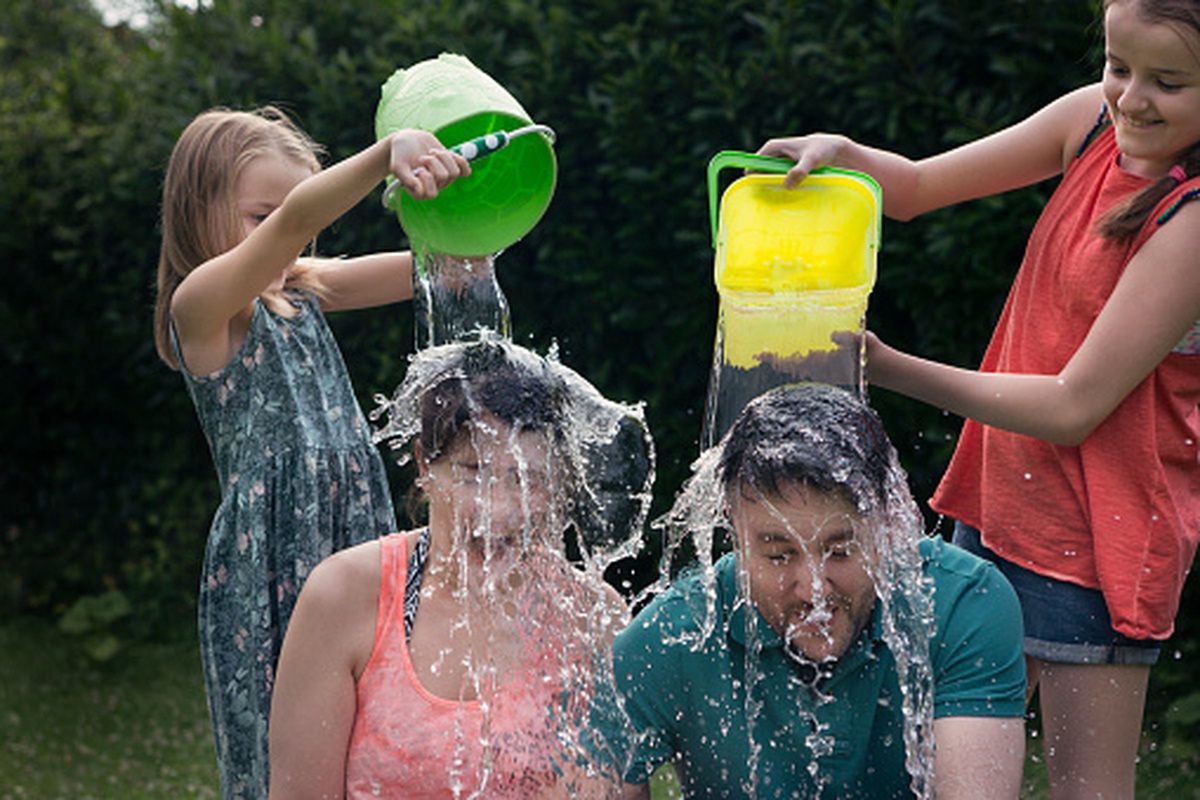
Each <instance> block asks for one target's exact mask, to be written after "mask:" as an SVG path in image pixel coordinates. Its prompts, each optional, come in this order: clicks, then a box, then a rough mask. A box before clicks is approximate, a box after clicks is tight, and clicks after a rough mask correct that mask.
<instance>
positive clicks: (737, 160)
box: [708, 150, 882, 250]
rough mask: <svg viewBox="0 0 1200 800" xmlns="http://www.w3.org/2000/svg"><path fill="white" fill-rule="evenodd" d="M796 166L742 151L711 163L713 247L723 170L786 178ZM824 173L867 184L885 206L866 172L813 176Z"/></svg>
mask: <svg viewBox="0 0 1200 800" xmlns="http://www.w3.org/2000/svg"><path fill="white" fill-rule="evenodd" d="M794 166H796V162H795V161H792V160H791V159H790V158H777V157H775V156H760V155H758V154H756V153H745V152H742V151H740V150H722V151H721V152H719V153H717V154H716V155H715V156H713V157H712V159H711V160H710V161H709V162H708V216H709V218H710V219H711V221H712V246H713V249H714V250H715V249H716V248H717V229H718V220H717V203H718V199H719V198H718V192H717V176H718V175H719V173H720V172H721V170H723V169H727V168H731V167H738V168H741V169H752V170H756V171H758V172H771V173H777V174H784V173H786V172H787V171H788V170H789V169H791V168H792V167H794ZM822 173H826V174H828V173H833V174H835V175H836V174H840V175H850V176H853V177H855V178H859V179H861V180H863V181H864V182H865V183H866V184H867V186H868V187H870V189H871V191H872V192H873V193H874V195H875V198H876V207H882V203H881V201H880V195H881V190H880V188H879V184H878V183H877V182H876V180H875V179H874V178H872V177H871V176H870V175H868V174H866V173H865V172H857V171H856V170H852V169H841V168H839V167H818V168H817V169H814V170H813V171H812V172H811V173H809V174H811V175H819V174H822ZM878 228H879V226H878V225H877V226H876V235H877V236H878ZM876 245H878V241H876Z"/></svg>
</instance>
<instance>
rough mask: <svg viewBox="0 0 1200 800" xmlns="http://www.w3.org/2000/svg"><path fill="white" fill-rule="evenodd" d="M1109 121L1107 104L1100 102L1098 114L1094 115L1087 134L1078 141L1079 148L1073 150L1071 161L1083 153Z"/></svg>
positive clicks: (1098, 136)
mask: <svg viewBox="0 0 1200 800" xmlns="http://www.w3.org/2000/svg"><path fill="white" fill-rule="evenodd" d="M1109 122H1110V120H1109V117H1108V105H1107V104H1102V105H1101V106H1100V114H1099V116H1097V117H1096V121H1095V122H1094V123H1092V128H1091V130H1089V131H1088V132H1087V136H1084V137H1083V141H1082V142H1080V143H1079V148H1078V149H1077V150H1076V151H1075V158H1074V159H1072V160H1073V161H1074V160H1076V159H1078V158H1079V157H1080V156H1081V155H1083V154H1084V152H1085V151H1086V150H1087V149H1088V148H1089V147H1091V145H1092V142H1094V141H1096V139H1098V138H1100V134H1101V133H1103V132H1104V129H1105V128H1107V127H1108V125H1109Z"/></svg>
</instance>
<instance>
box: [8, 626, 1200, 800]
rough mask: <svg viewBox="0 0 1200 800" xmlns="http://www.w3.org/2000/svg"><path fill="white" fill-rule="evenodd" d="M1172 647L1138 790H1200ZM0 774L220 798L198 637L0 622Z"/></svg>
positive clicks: (89, 796)
mask: <svg viewBox="0 0 1200 800" xmlns="http://www.w3.org/2000/svg"><path fill="white" fill-rule="evenodd" d="M1169 652H1170V651H1169V650H1168V651H1167V652H1165V653H1164V658H1163V659H1162V661H1160V664H1159V666H1158V667H1156V668H1155V670H1154V672H1153V673H1151V687H1150V698H1149V701H1148V703H1147V713H1146V725H1145V731H1146V734H1145V737H1144V741H1143V747H1142V757H1141V763H1140V765H1139V768H1138V789H1139V791H1138V794H1139V796H1141V797H1171V798H1177V799H1178V800H1188V799H1189V798H1200V748H1198V747H1197V740H1196V738H1195V737H1194V736H1192V735H1191V733H1192V731H1193V730H1194V728H1193V727H1192V724H1193V719H1194V716H1195V715H1196V714H1200V711H1197V710H1196V709H1191V710H1189V708H1190V706H1194V705H1196V704H1197V702H1200V695H1197V694H1195V693H1194V688H1195V687H1194V684H1193V683H1192V679H1191V675H1190V673H1191V670H1188V669H1186V666H1187V665H1186V663H1180V662H1179V659H1171V658H1170V657H1169V656H1168V655H1167V653H1169ZM1189 655H1191V654H1189ZM1186 660H1187V659H1184V661H1186ZM1185 687H1187V688H1185ZM1189 689H1190V690H1191V691H1192V692H1193V693H1192V694H1186V693H1185V694H1180V693H1181V691H1182V692H1186V691H1188V690H1189ZM1168 694H1169V695H1170V696H1168ZM1180 697H1182V699H1179V698H1180ZM1189 704H1190V705H1189ZM1181 719H1182V720H1184V721H1185V722H1186V723H1187V724H1186V725H1181V724H1180V720H1181ZM1029 729H1030V738H1029V748H1028V759H1027V762H1026V770H1025V785H1024V790H1023V791H1022V793H1021V796H1022V797H1023V798H1029V799H1030V800H1040V799H1041V798H1046V797H1048V793H1047V790H1046V776H1045V772H1046V771H1045V765H1044V763H1043V762H1042V748H1041V741H1040V737H1039V736H1038V721H1037V718H1036V716H1034V718H1033V719H1031V720H1030V724H1029ZM0 776H3V780H2V781H0V800H27V799H28V800H59V798H63V799H64V800H65V799H66V798H70V800H100V798H114V800H116V799H117V798H120V800H140V799H141V798H147V799H149V798H155V799H156V800H157V798H165V797H169V798H177V799H178V800H206V799H207V798H214V799H215V798H219V796H220V792H219V788H218V783H217V768H216V762H215V760H214V758H213V748H212V740H211V738H210V735H209V725H208V712H207V710H206V708H205V703H204V687H203V681H202V679H201V676H200V662H199V654H198V649H197V646H196V643H195V640H194V638H193V637H192V636H183V637H182V638H181V639H180V640H179V641H176V642H171V643H141V644H133V645H130V646H129V647H128V648H127V649H126V650H124V651H122V652H121V653H120V654H119V655H118V656H117V657H116V658H115V659H114V660H113V661H112V662H110V663H108V664H95V663H92V662H90V661H88V660H87V659H86V658H85V657H84V656H83V655H82V654H81V651H80V650H79V648H78V646H77V645H76V643H75V642H74V641H73V640H71V639H70V638H68V637H66V636H65V635H63V634H61V633H59V632H58V630H57V629H56V628H54V627H52V626H50V625H49V624H48V623H46V622H44V621H41V620H32V619H18V620H16V621H6V622H4V623H0ZM673 778H674V775H673V774H672V773H670V772H669V771H667V770H662V771H660V773H658V774H656V776H655V778H654V779H653V780H652V782H651V790H652V796H653V797H654V799H655V800H674V799H675V798H678V797H679V792H678V787H677V784H676V783H675V782H674V780H673Z"/></svg>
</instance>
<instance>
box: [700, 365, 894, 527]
mask: <svg viewBox="0 0 1200 800" xmlns="http://www.w3.org/2000/svg"><path fill="white" fill-rule="evenodd" d="M893 452H894V451H893V449H892V445H891V442H890V441H889V440H888V437H887V432H886V431H885V430H884V428H883V423H882V422H881V421H880V419H879V417H878V415H877V414H876V413H875V412H874V410H872V409H871V407H870V406H868V405H867V404H866V403H864V402H863V401H861V400H859V399H858V398H857V397H856V396H855V395H853V394H851V393H849V392H847V391H845V390H844V389H839V388H836V387H833V386H828V385H825V384H819V383H806V384H792V385H789V386H781V387H778V388H776V389H773V390H771V391H769V392H767V393H766V394H764V395H762V396H760V397H758V398H756V399H755V400H753V401H751V402H750V403H749V404H747V406H746V407H745V408H744V409H743V410H742V412H741V414H739V415H738V418H737V420H736V421H735V422H734V423H733V427H732V428H730V430H729V433H728V434H727V435H726V437H725V439H724V441H723V442H722V444H721V450H720V456H719V460H718V462H717V480H718V481H719V483H720V487H721V489H722V491H723V492H724V494H725V495H726V496H729V494H730V492H732V491H735V490H736V491H740V492H743V493H750V494H763V495H768V496H775V497H778V496H780V495H781V494H782V493H783V490H784V489H785V488H786V487H788V486H794V485H802V486H808V487H812V488H814V489H817V490H818V491H821V492H829V493H837V494H840V495H842V496H843V497H845V498H846V499H847V500H849V501H850V502H851V503H853V504H854V506H855V507H856V508H857V509H858V511H859V513H861V514H868V513H871V512H873V511H875V510H877V509H879V508H880V507H881V506H882V505H883V503H884V502H885V500H886V496H887V486H888V474H889V470H890V467H891V463H892V457H893Z"/></svg>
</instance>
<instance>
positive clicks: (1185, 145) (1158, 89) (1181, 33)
mask: <svg viewBox="0 0 1200 800" xmlns="http://www.w3.org/2000/svg"><path fill="white" fill-rule="evenodd" d="M1104 36H1105V66H1104V79H1103V88H1104V99H1105V102H1107V104H1108V108H1109V112H1110V113H1111V114H1112V119H1113V124H1114V127H1115V129H1116V135H1117V145H1118V146H1119V147H1120V148H1121V166H1122V167H1124V168H1125V169H1127V170H1129V171H1130V172H1133V173H1135V174H1138V175H1143V176H1145V177H1148V178H1158V177H1161V176H1162V175H1164V174H1166V172H1167V170H1169V169H1170V168H1171V166H1172V165H1173V164H1176V163H1178V161H1179V159H1180V158H1181V157H1182V155H1183V154H1184V153H1185V152H1186V151H1187V150H1188V149H1189V148H1191V147H1192V146H1193V145H1195V144H1196V143H1197V142H1198V141H1200V34H1197V32H1196V31H1195V30H1192V29H1190V28H1186V27H1184V26H1181V25H1176V24H1167V23H1164V22H1151V21H1148V20H1147V19H1146V17H1145V16H1144V14H1143V12H1142V11H1141V8H1140V3H1139V2H1138V0H1116V2H1113V3H1110V4H1109V5H1108V7H1107V9H1106V10H1105V14H1104Z"/></svg>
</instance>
